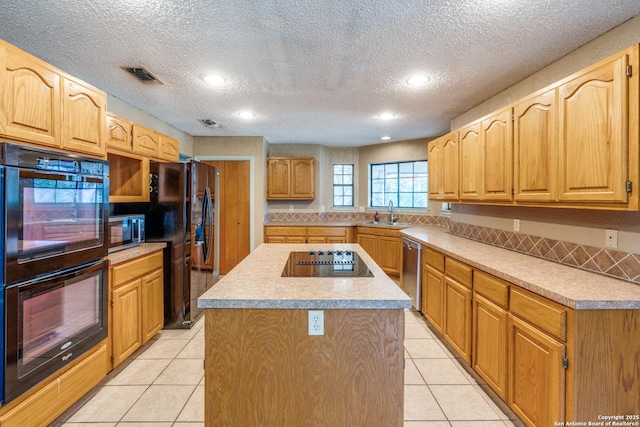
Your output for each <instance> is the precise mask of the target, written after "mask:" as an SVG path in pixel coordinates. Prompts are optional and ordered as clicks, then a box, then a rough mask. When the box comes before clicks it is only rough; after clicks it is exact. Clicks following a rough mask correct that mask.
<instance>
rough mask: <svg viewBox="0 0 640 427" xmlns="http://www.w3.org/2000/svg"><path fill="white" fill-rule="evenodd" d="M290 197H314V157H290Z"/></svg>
mask: <svg viewBox="0 0 640 427" xmlns="http://www.w3.org/2000/svg"><path fill="white" fill-rule="evenodd" d="M291 198H292V199H315V198H316V161H315V159H291Z"/></svg>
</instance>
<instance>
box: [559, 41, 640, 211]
mask: <svg viewBox="0 0 640 427" xmlns="http://www.w3.org/2000/svg"><path fill="white" fill-rule="evenodd" d="M629 56H630V53H629V51H624V52H622V53H621V54H618V55H616V56H614V57H611V58H609V59H607V60H605V61H602V62H599V63H598V64H596V65H594V66H592V67H589V68H587V69H586V70H585V72H584V73H581V74H580V75H579V76H577V77H575V78H574V79H572V80H570V81H568V82H566V83H564V84H563V85H561V86H560V87H559V89H558V90H559V92H558V93H559V105H558V116H559V124H558V126H559V137H558V138H559V139H558V144H559V159H558V160H559V164H558V175H559V177H560V195H559V198H560V200H561V201H584V202H623V203H626V202H627V198H628V197H627V196H628V195H627V192H626V186H625V185H626V181H627V179H628V178H627V177H628V171H629V165H628V160H627V152H628V145H629V121H628V117H629V115H628V109H629V104H628V102H629V99H628V95H629V77H628V76H627V75H626V70H627V65H628V64H629ZM636 102H637V100H636ZM636 125H637V124H636Z"/></svg>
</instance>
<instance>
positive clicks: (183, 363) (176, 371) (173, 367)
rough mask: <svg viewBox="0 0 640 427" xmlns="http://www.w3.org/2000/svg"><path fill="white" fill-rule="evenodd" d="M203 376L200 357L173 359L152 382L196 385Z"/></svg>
mask: <svg viewBox="0 0 640 427" xmlns="http://www.w3.org/2000/svg"><path fill="white" fill-rule="evenodd" d="M203 376H204V365H203V363H202V359H174V360H172V361H171V363H169V366H167V368H166V369H165V370H164V371H163V372H162V373H161V374H160V375H159V376H158V378H157V379H156V380H155V381H154V384H158V385H160V384H164V385H170V384H173V385H198V383H199V382H200V380H202V377H203Z"/></svg>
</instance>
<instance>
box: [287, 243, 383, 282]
mask: <svg viewBox="0 0 640 427" xmlns="http://www.w3.org/2000/svg"><path fill="white" fill-rule="evenodd" d="M282 277H373V274H372V273H371V270H369V267H367V264H365V263H364V261H362V258H360V256H359V255H358V253H357V252H354V251H346V250H322V249H319V250H310V251H305V252H291V253H290V254H289V259H288V260H287V264H286V265H285V266H284V270H282Z"/></svg>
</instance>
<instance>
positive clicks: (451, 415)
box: [429, 385, 500, 421]
mask: <svg viewBox="0 0 640 427" xmlns="http://www.w3.org/2000/svg"><path fill="white" fill-rule="evenodd" d="M429 388H430V389H431V392H432V393H433V395H434V396H435V398H436V400H437V401H438V404H439V405H440V407H441V408H442V410H443V411H444V413H445V414H446V415H447V419H448V420H449V421H472V420H477V421H491V420H494V421H499V420H500V417H499V416H498V414H497V413H496V412H495V411H494V410H493V409H492V408H491V406H489V404H488V403H487V402H486V400H485V398H484V397H483V396H482V394H481V392H479V391H478V389H477V388H476V387H475V386H473V385H434V386H431V385H430V386H429Z"/></svg>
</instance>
